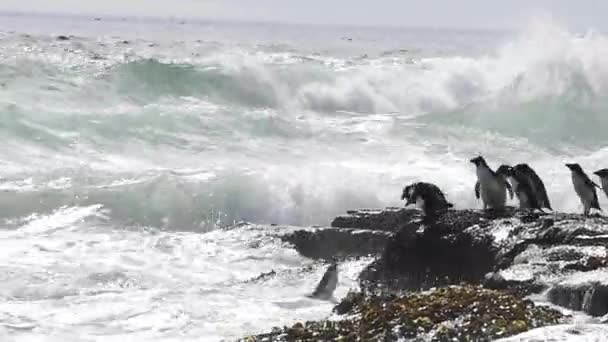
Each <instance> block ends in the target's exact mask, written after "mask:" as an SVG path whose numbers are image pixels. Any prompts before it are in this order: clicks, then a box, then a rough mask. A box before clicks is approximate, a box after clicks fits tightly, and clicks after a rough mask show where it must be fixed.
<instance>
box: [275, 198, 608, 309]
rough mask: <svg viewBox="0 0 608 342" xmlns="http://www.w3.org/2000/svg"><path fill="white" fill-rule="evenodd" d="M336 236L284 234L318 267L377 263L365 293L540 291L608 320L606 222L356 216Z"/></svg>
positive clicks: (507, 213) (393, 213) (510, 213)
mask: <svg viewBox="0 0 608 342" xmlns="http://www.w3.org/2000/svg"><path fill="white" fill-rule="evenodd" d="M332 226H333V227H334V228H320V229H307V230H301V231H296V232H294V233H291V234H287V235H285V236H284V237H283V240H284V241H288V242H290V243H292V244H293V245H294V246H295V248H296V249H297V250H298V251H299V252H300V253H301V254H302V255H304V256H307V257H310V258H315V259H331V258H334V257H349V256H363V255H369V254H376V255H378V257H377V259H376V260H375V261H374V262H372V263H371V264H370V265H369V266H367V267H366V268H365V269H364V270H363V271H362V272H361V274H360V276H359V282H360V285H361V288H362V290H363V291H364V292H366V293H381V294H386V293H401V292H403V291H417V290H426V289H430V288H432V287H437V286H445V285H451V284H460V283H463V282H464V283H468V284H483V285H484V286H485V287H486V288H489V289H499V290H504V291H507V292H509V293H512V294H515V295H520V296H525V295H529V294H532V293H542V292H544V291H545V290H549V291H548V292H547V299H548V300H549V301H550V302H552V303H554V304H557V305H561V306H564V307H567V308H571V309H574V310H582V311H585V312H587V313H588V314H590V315H593V316H597V315H604V314H606V313H608V290H606V289H607V287H606V286H607V285H608V280H605V279H608V249H607V248H608V247H607V246H608V218H604V217H584V216H581V215H576V214H563V213H551V214H543V213H538V212H536V213H531V212H529V211H519V210H514V209H513V208H506V209H505V210H502V211H479V210H448V211H447V212H445V213H442V214H441V215H440V216H439V217H437V218H434V219H423V218H422V217H421V215H420V212H419V211H416V210H407V209H398V208H389V209H387V210H384V211H381V210H357V211H351V212H349V214H348V215H345V216H340V217H338V218H336V219H335V220H334V221H333V222H332Z"/></svg>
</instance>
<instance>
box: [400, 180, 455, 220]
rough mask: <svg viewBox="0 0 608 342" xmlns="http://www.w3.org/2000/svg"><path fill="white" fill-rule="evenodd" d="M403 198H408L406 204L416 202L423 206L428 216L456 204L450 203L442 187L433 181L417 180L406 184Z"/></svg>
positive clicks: (417, 204)
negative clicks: (432, 182)
mask: <svg viewBox="0 0 608 342" xmlns="http://www.w3.org/2000/svg"><path fill="white" fill-rule="evenodd" d="M401 199H402V200H404V199H406V200H407V201H406V203H405V206H406V207H407V206H408V205H410V204H416V206H418V207H420V208H422V211H423V212H424V214H425V215H427V216H432V215H434V214H436V213H437V212H439V211H443V210H447V209H449V208H452V207H453V206H454V205H453V204H452V203H449V202H448V201H447V200H446V198H445V195H444V194H443V192H442V191H441V189H439V187H438V186H436V185H435V184H431V183H425V182H417V183H412V184H410V185H408V186H406V187H405V188H404V189H403V193H402V194H401Z"/></svg>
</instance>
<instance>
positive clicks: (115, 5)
mask: <svg viewBox="0 0 608 342" xmlns="http://www.w3.org/2000/svg"><path fill="white" fill-rule="evenodd" d="M0 10H2V11H26V12H30V11H36V12H54V13H70V14H87V15H124V16H175V17H186V18H192V17H196V18H205V19H232V20H244V21H281V22H293V23H314V24H338V25H365V26H383V25H387V26H423V27H452V28H516V27H519V26H520V25H521V24H522V23H524V22H526V21H527V20H528V19H529V18H530V17H532V16H537V15H543V16H551V17H553V18H554V19H555V20H557V21H559V22H562V23H564V24H565V25H569V26H572V27H573V28H579V29H587V28H595V29H606V28H608V23H606V15H608V0H580V1H577V0H298V1H295V0H52V1H51V0H0Z"/></svg>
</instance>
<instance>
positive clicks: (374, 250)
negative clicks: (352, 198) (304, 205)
mask: <svg viewBox="0 0 608 342" xmlns="http://www.w3.org/2000/svg"><path fill="white" fill-rule="evenodd" d="M389 236H390V235H389V233H387V232H383V231H370V230H361V229H348V228H316V229H309V230H304V229H303V230H296V231H295V232H292V233H288V234H286V235H283V236H281V239H282V240H283V241H285V242H288V243H290V244H292V245H293V246H294V248H295V249H296V250H297V251H298V253H300V254H301V255H302V256H305V257H307V258H312V259H324V260H330V259H332V258H349V257H361V256H368V255H375V254H378V253H379V252H380V251H382V250H383V249H384V246H385V245H386V242H387V241H388V238H389Z"/></svg>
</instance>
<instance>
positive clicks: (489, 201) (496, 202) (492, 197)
mask: <svg viewBox="0 0 608 342" xmlns="http://www.w3.org/2000/svg"><path fill="white" fill-rule="evenodd" d="M477 177H478V179H479V184H480V187H481V189H480V191H481V200H482V201H483V203H484V205H485V206H487V207H490V208H501V207H503V206H504V205H505V203H506V201H507V188H506V186H505V185H504V184H503V182H502V180H500V179H499V178H497V177H495V176H494V175H493V174H492V173H491V172H490V170H488V169H486V168H479V169H478V170H477Z"/></svg>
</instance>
